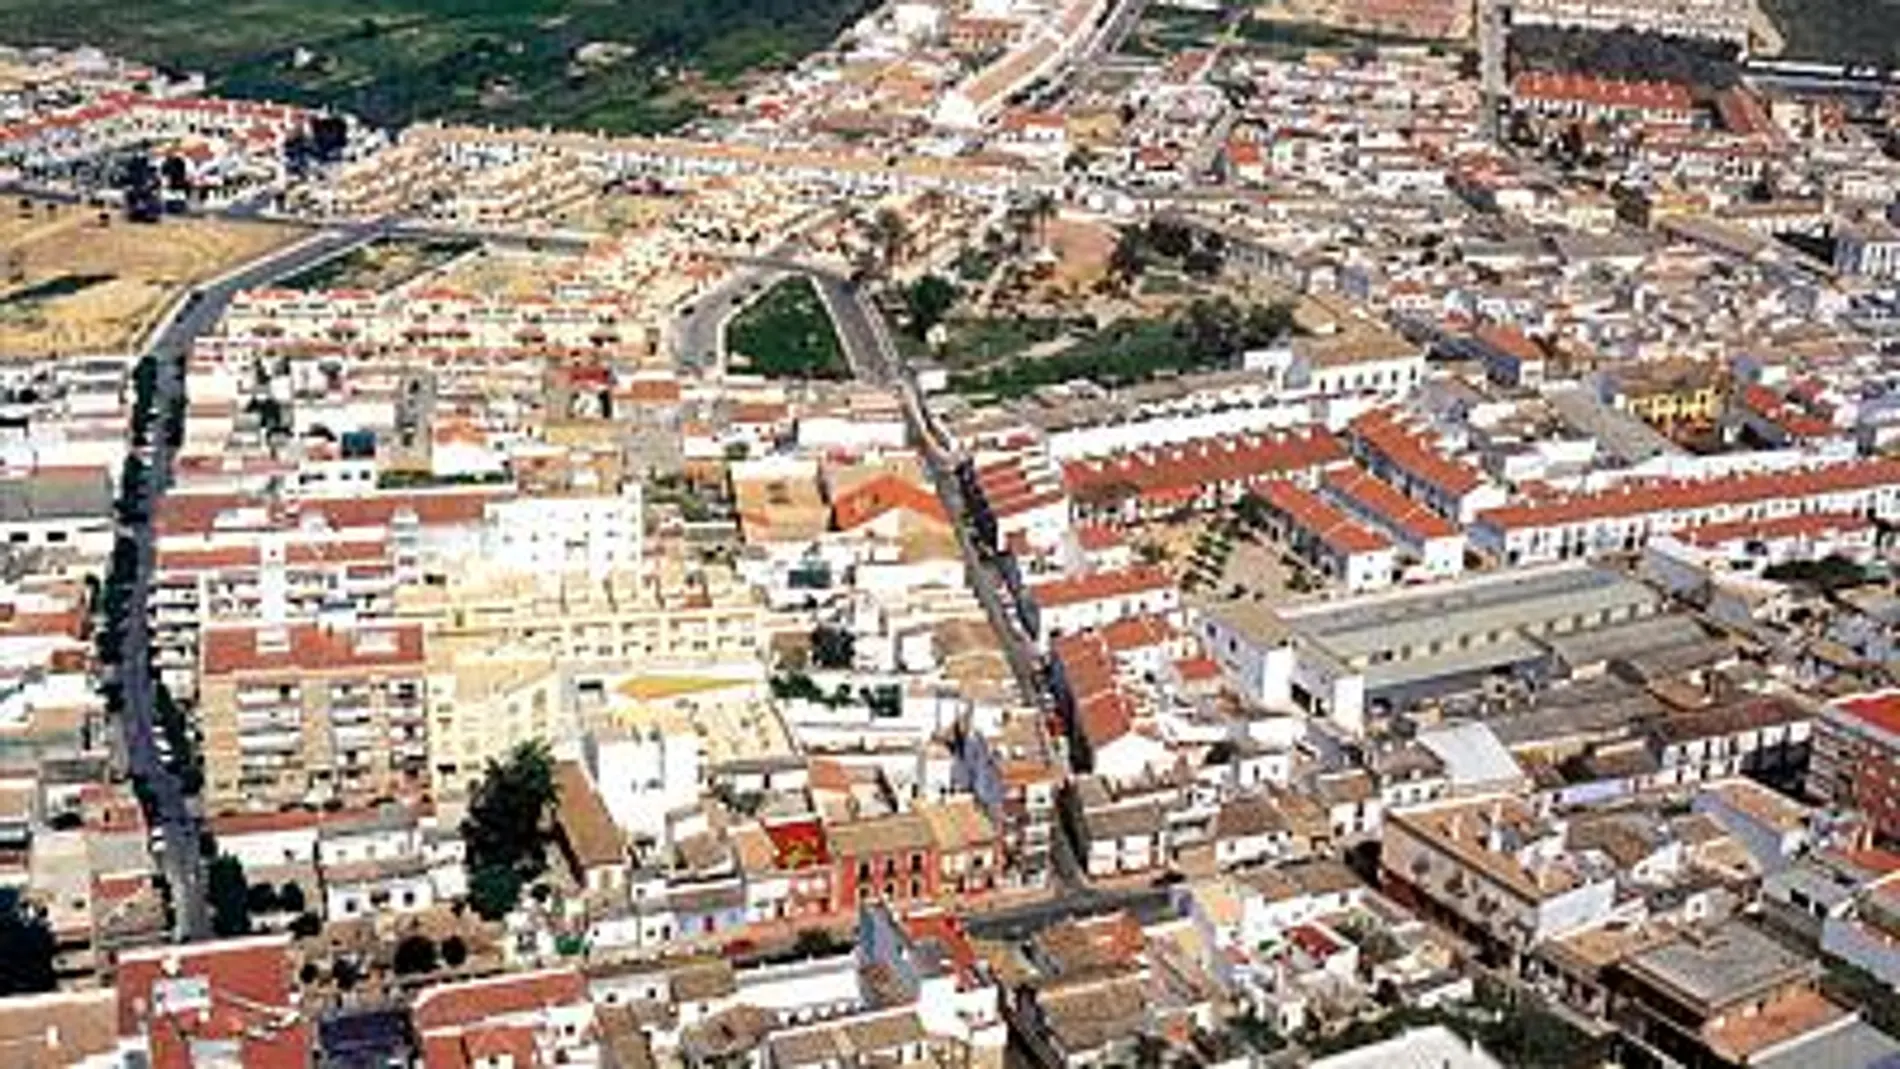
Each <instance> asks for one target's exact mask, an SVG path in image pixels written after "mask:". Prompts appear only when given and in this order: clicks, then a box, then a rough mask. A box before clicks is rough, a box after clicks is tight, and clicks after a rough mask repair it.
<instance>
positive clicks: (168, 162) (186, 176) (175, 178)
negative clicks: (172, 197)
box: [159, 155, 191, 193]
mask: <svg viewBox="0 0 1900 1069" xmlns="http://www.w3.org/2000/svg"><path fill="white" fill-rule="evenodd" d="M159 166H160V168H161V169H162V171H163V172H164V175H165V188H167V189H169V190H171V191H172V192H173V193H184V192H186V191H188V190H190V189H191V170H190V168H189V167H187V166H186V164H185V158H184V157H183V156H177V155H172V156H166V157H165V162H164V163H162V164H160V165H159Z"/></svg>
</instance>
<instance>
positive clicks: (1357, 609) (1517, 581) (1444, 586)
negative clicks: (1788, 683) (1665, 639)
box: [1280, 562, 1660, 660]
mask: <svg viewBox="0 0 1900 1069" xmlns="http://www.w3.org/2000/svg"><path fill="white" fill-rule="evenodd" d="M1659 601H1660V597H1659V596H1658V595H1657V594H1656V592H1655V591H1653V590H1651V589H1649V588H1648V587H1646V586H1644V585H1643V584H1641V583H1639V582H1637V581H1635V580H1633V579H1629V578H1627V577H1625V576H1622V575H1620V574H1618V573H1616V572H1613V571H1609V570H1607V569H1602V568H1594V567H1591V566H1589V565H1587V564H1583V563H1580V562H1572V563H1565V564H1557V565H1551V566H1547V567H1542V568H1528V569H1517V570H1513V571H1508V572H1495V573H1490V574H1486V575H1481V576H1476V577H1473V578H1469V579H1464V580H1460V581H1457V582H1453V583H1441V584H1434V585H1431V586H1425V587H1415V588H1411V589H1407V590H1399V591H1394V592H1389V593H1381V594H1374V595H1369V596H1366V597H1360V598H1350V599H1345V600H1340V601H1333V602H1326V603H1319V604H1314V605H1311V606H1299V607H1295V608H1290V609H1287V610H1284V611H1283V612H1282V613H1281V614H1280V616H1281V619H1282V620H1283V621H1284V622H1285V623H1286V624H1287V626H1289V627H1290V628H1292V629H1293V630H1294V631H1295V632H1297V633H1299V634H1302V635H1304V636H1306V637H1307V638H1309V639H1310V640H1312V641H1314V642H1315V643H1317V644H1318V645H1320V646H1321V647H1323V648H1325V649H1326V650H1328V651H1330V652H1331V653H1333V654H1334V655H1335V656H1338V657H1340V658H1342V659H1348V660H1350V659H1351V658H1353V657H1358V656H1369V655H1370V654H1372V653H1374V652H1377V651H1380V650H1393V649H1402V648H1404V647H1408V646H1409V647H1412V648H1414V649H1417V650H1419V651H1421V652H1422V651H1424V650H1426V649H1427V648H1429V647H1430V646H1431V645H1432V644H1433V643H1434V642H1437V643H1439V644H1440V645H1442V644H1443V643H1444V642H1445V640H1446V639H1447V638H1455V637H1457V636H1461V635H1489V634H1490V633H1491V632H1494V631H1498V632H1502V631H1509V630H1512V629H1515V628H1521V627H1525V626H1528V625H1541V624H1542V623H1544V622H1546V621H1551V620H1558V619H1563V618H1570V617H1576V618H1583V619H1600V618H1601V617H1602V614H1608V613H1617V612H1620V611H1623V610H1628V609H1632V608H1635V607H1653V606H1655V605H1656V604H1658V603H1659Z"/></svg>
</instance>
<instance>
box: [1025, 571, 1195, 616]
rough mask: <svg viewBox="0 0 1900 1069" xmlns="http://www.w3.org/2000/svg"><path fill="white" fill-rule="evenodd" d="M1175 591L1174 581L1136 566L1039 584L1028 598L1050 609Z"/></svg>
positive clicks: (1157, 572) (1030, 592)
mask: <svg viewBox="0 0 1900 1069" xmlns="http://www.w3.org/2000/svg"><path fill="white" fill-rule="evenodd" d="M1164 589H1165V590H1172V589H1174V580H1173V579H1170V578H1169V577H1168V574H1167V573H1166V572H1164V571H1162V570H1161V569H1159V568H1152V567H1148V566H1146V565H1136V566H1134V567H1132V568H1122V569H1119V570H1116V571H1109V572H1090V573H1088V574H1086V575H1079V576H1075V577H1072V578H1066V579H1054V580H1050V581H1048V582H1044V583H1037V584H1036V585H1034V586H1032V587H1030V588H1029V598H1030V600H1031V601H1033V602H1035V603H1036V605H1037V606H1039V607H1041V608H1044V609H1049V608H1054V607H1056V606H1059V605H1079V604H1082V603H1084V602H1090V601H1103V600H1106V599H1108V598H1118V597H1127V596H1129V595H1132V594H1141V593H1146V592H1149V591H1154V590H1164Z"/></svg>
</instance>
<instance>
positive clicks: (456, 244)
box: [283, 240, 481, 293]
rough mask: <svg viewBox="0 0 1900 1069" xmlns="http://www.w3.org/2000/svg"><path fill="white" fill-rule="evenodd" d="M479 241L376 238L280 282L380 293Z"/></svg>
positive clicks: (304, 287)
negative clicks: (377, 239)
mask: <svg viewBox="0 0 1900 1069" xmlns="http://www.w3.org/2000/svg"><path fill="white" fill-rule="evenodd" d="M480 244H481V243H480V242H478V241H473V240H469V241H462V240H456V241H447V240H443V241H435V240H431V241H402V240H383V241H376V242H372V243H370V244H368V245H364V246H361V247H359V248H354V249H351V250H350V251H349V252H346V253H344V254H343V255H341V256H337V257H334V258H332V259H329V260H325V261H323V262H322V263H319V264H313V265H312V266H310V267H309V268H308V269H306V270H304V271H301V272H298V273H297V274H295V275H292V276H291V277H290V278H287V279H285V280H284V282H283V285H284V286H285V288H287V289H295V290H369V291H371V292H372V293H382V292H384V291H386V290H390V289H394V288H395V287H397V286H400V285H402V284H403V283H404V282H407V281H409V280H410V279H412V278H415V277H416V276H417V275H420V274H422V273H423V272H425V271H430V270H434V269H435V268H437V267H440V266H442V265H443V264H445V263H448V262H449V261H450V260H453V259H455V258H456V257H457V256H460V255H462V254H463V253H466V252H470V251H472V250H474V249H475V248H476V247H477V246H478V245H480Z"/></svg>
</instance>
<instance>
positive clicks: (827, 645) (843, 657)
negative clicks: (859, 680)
mask: <svg viewBox="0 0 1900 1069" xmlns="http://www.w3.org/2000/svg"><path fill="white" fill-rule="evenodd" d="M856 646H857V640H856V639H855V638H853V637H852V635H851V632H849V631H846V630H845V629H844V628H842V627H837V626H834V625H832V624H819V625H818V626H817V627H815V628H813V629H812V633H811V659H812V663H813V664H816V665H817V666H818V667H820V668H831V669H841V668H849V667H851V662H852V660H853V657H854V655H855V652H856Z"/></svg>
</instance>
